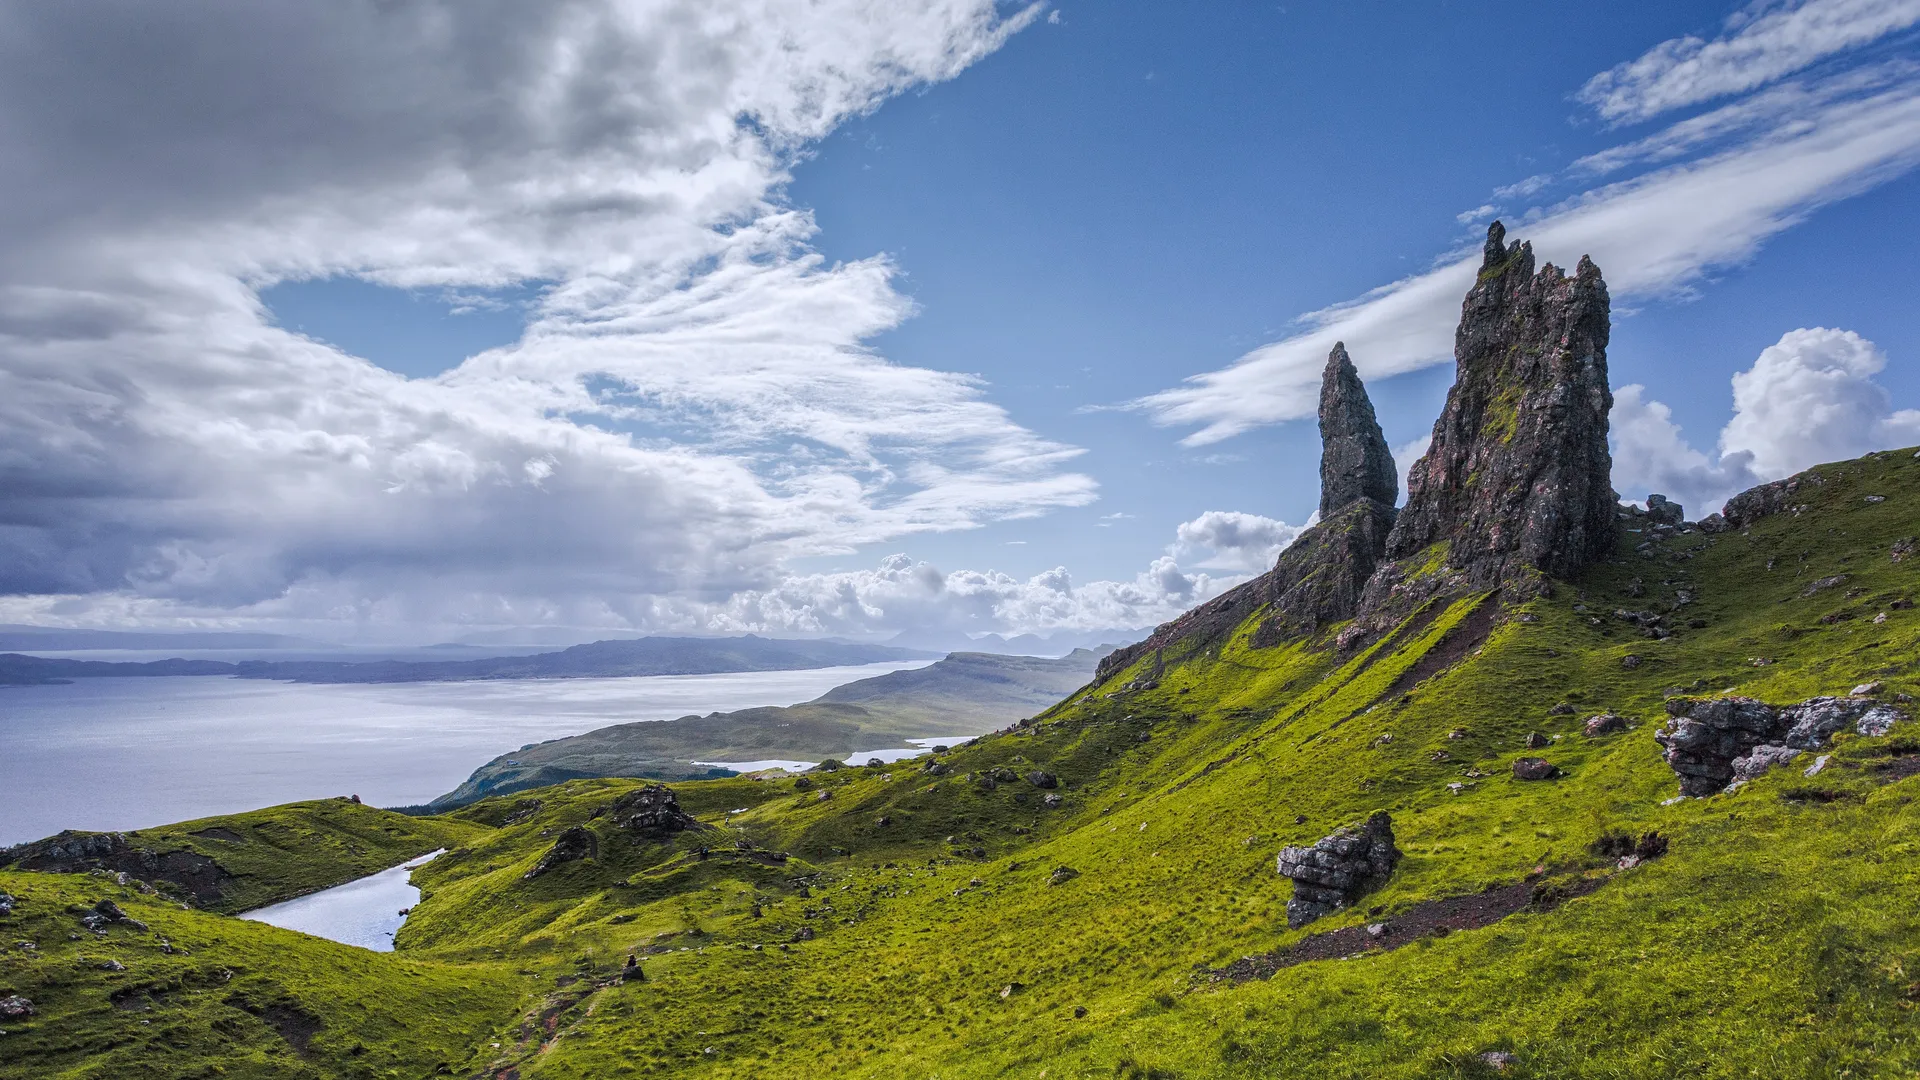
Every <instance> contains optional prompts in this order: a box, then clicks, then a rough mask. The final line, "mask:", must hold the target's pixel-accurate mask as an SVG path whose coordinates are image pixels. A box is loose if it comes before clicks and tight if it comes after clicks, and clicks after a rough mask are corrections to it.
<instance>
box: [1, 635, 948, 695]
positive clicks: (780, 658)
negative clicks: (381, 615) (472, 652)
mask: <svg viewBox="0 0 1920 1080" xmlns="http://www.w3.org/2000/svg"><path fill="white" fill-rule="evenodd" d="M175 647H180V646H178V645H177V643H176V645H175ZM41 648H45V649H52V648H54V647H53V646H41ZM938 655H939V654H938V653H932V652H926V651H922V650H917V649H902V648H897V647H894V646H890V645H857V644H848V643H845V642H835V641H776V640H773V639H770V638H763V637H758V636H756V635H753V634H748V635H746V636H744V637H736V638H667V637H654V638H638V639H635V640H631V641H596V642H593V643H592V644H590V645H575V646H574V647H572V648H570V649H562V650H560V651H558V652H549V653H536V654H534V655H532V656H495V657H485V658H481V659H474V660H427V661H406V660H381V661H373V662H365V663H354V662H351V661H337V660H243V661H241V662H239V663H227V662H225V661H220V660H183V659H171V660H158V661H153V662H150V663H109V662H104V661H99V660H72V659H65V658H53V657H40V656H22V655H20V654H18V653H7V654H4V655H0V685H11V686H21V685H34V684H41V683H54V682H65V681H69V680H72V679H89V678H115V677H120V678H124V677H129V676H155V675H232V676H234V677H235V678H241V679H278V680H284V681H288V682H305V683H395V682H465V681H471V680H476V679H604V678H618V677H622V676H630V675H712V674H721V673H724V672H734V671H793V670H799V669H803V668H822V667H835V666H838V665H842V664H878V663H884V662H886V661H890V660H928V659H932V658H933V657H935V656H938Z"/></svg>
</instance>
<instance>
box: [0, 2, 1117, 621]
mask: <svg viewBox="0 0 1920 1080" xmlns="http://www.w3.org/2000/svg"><path fill="white" fill-rule="evenodd" d="M1040 10H1041V9H1040V8H1039V7H1038V6H1033V7H1028V8H1024V9H1019V10H1015V11H1013V12H1012V13H1011V14H1002V12H1001V9H1000V8H999V7H998V6H997V5H996V4H995V3H994V2H993V0H919V2H915V3H900V4H887V5H880V6H878V7H875V6H873V5H870V4H865V3H861V2H857V0H827V2H823V3H819V4H813V5H809V6H806V7H804V8H795V7H793V6H792V5H787V4H779V3H772V2H762V0H729V2H726V3H713V2H702V3H692V2H667V3H658V4H644V5H643V4H637V3H630V2H624V0H565V2H561V3H555V4H546V5H533V6H529V5H520V4H508V3H494V2H480V3H461V4H454V3H441V2H426V3H419V4H406V5H394V4H381V3H370V2H365V3H363V2H357V0H354V2H349V3H345V4H339V5H330V6H328V7H326V8H325V9H324V10H321V9H318V8H314V9H306V8H300V7H289V6H284V5H256V6H252V7H245V8H220V9H219V10H218V11H216V10H214V9H213V8H212V7H209V6H207V5H205V4H201V3H178V4H167V5H161V6H159V7H155V6H153V5H148V4H132V3H122V2H115V0H90V2H84V3H76V4H69V5H30V4H17V5H10V6H8V7H7V8H6V9H5V10H4V12H3V13H0V150H4V152H0V196H3V197H0V232H3V233H4V235H6V236H7V238H8V241H7V244H6V245H4V246H0V492H4V493H5V494H4V495H3V496H0V594H4V595H6V596H9V597H11V599H9V600H8V601H6V602H5V604H4V605H0V606H4V607H5V608H6V610H8V611H10V612H15V613H17V614H24V615H26V616H28V617H32V616H34V615H36V614H37V615H40V616H51V617H58V618H64V619H74V618H84V617H88V616H87V613H92V615H93V616H95V617H98V618H99V619H102V620H140V621H149V622H153V621H165V620H168V619H171V620H175V621H185V622H198V623H205V622H206V621H209V620H226V619H232V618H235V617H243V618H247V619H254V620H262V621H269V622H275V623H279V624H281V625H289V626H292V625H298V624H299V623H301V622H302V621H312V622H328V621H337V620H344V621H347V622H350V623H361V624H397V623H418V624H431V625H436V626H449V625H461V624H470V623H499V622H509V623H560V624H566V625H577V626H598V625H610V626H631V627H638V628H655V627H677V628H694V627H693V626H692V625H691V624H690V623H689V620H693V619H696V618H697V617H699V616H700V614H701V613H703V612H707V611H714V610H720V609H721V608H722V607H724V601H725V598H726V597H728V596H730V595H733V594H735V593H765V592H766V591H767V590H769V589H770V588H773V587H775V586H777V585H778V583H779V581H780V579H781V577H782V576H783V574H784V573H785V571H784V569H783V565H784V562H785V560H787V559H789V558H792V557H795V556H801V555H813V554H823V553H830V552H847V551H850V550H853V549H855V548H856V547H858V546H859V545H862V544H869V543H878V542H885V541H887V540H890V539H893V538H898V537H902V536H908V535H912V534H915V533H920V532H927V531H932V530H951V529H966V528H972V527H975V526H977V525H979V524H982V523H984V522H987V521H992V520H1000V519H1007V518H1019V517H1024V516H1030V515H1034V514H1039V513H1044V512H1046V511H1047V510H1049V509H1052V508H1056V507H1063V506H1076V505H1083V504H1085V503H1087V502H1089V501H1091V500H1092V498H1093V496H1094V485H1093V482H1092V481H1091V480H1090V479H1089V478H1087V477H1085V476H1084V475H1080V474H1077V473H1074V472H1072V471H1070V469H1069V467H1068V463H1069V462H1070V460H1071V459H1072V458H1073V457H1074V456H1075V455H1076V454H1077V453H1078V451H1077V449H1076V448H1073V447H1070V446H1065V445H1062V444H1059V443H1055V442H1052V441H1049V440H1046V439H1043V438H1040V437H1038V436H1036V435H1035V434H1034V433H1032V432H1030V431H1027V430H1026V429H1024V428H1021V427H1020V426H1019V425H1017V424H1015V423H1013V422H1012V420H1011V419H1010V418H1009V417H1008V416H1007V415H1006V413H1005V412H1004V410H1002V409H1001V408H999V407H998V406H996V405H994V404H993V403H992V402H990V401H989V400H988V399H987V398H986V397H985V395H984V388H983V387H982V386H981V385H980V384H979V383H978V381H977V380H975V379H972V378H970V377H967V376H963V375H956V374H951V373H946V372H937V371H929V370H925V369H917V368H910V367H904V366H901V365H897V364H893V363H890V362H888V361H887V360H886V359H885V358H884V357H882V356H880V355H878V354H876V353H875V352H874V351H873V350H872V349H870V348H869V347H868V346H867V345H866V342H867V341H868V340H869V339H870V338H872V337H873V336H874V335H876V334H878V333H880V332H882V331H885V330H887V329H889V328H891V327H893V326H896V325H898V324H899V323H900V322H901V321H902V320H903V319H906V318H908V317H909V316H910V315H911V314H912V304H911V302H910V301H909V300H908V299H907V298H905V297H904V296H902V295H901V294H900V293H899V292H898V291H896V289H895V288H894V287H893V280H892V279H893V275H894V273H895V268H894V267H893V265H892V264H891V263H890V262H889V261H888V260H887V259H886V258H884V257H878V256H876V257H874V258H870V259H865V260H858V261H854V262H850V263H839V264H829V263H827V262H826V261H825V260H823V259H822V258H821V257H820V256H819V255H818V253H817V252H815V251H814V250H813V248H812V246H811V242H812V238H813V234H814V224H813V221H812V219H811V217H810V215H808V214H807V213H806V212H805V211H804V210H802V209H798V208H795V207H792V206H789V205H786V204H785V203H783V202H782V201H781V199H780V197H779V194H778V192H779V190H780V187H781V185H782V184H783V183H784V182H785V180H786V176H787V169H788V167H789V165H790V164H791V162H792V161H793V160H795V156H796V155H797V154H799V153H802V152H804V150H805V149H806V148H807V147H808V146H810V145H811V144H812V143H813V142H815V141H817V140H818V139H819V138H821V137H822V136H824V135H825V134H826V133H828V132H829V131H831V130H832V129H833V128H834V126H835V125H836V124H838V123H840V122H841V121H842V120H843V119H845V118H846V117H848V116H851V115H855V114H858V113H861V112H864V111H867V110H870V109H872V108H875V107H877V106H878V105H879V104H880V103H881V102H882V101H883V100H884V99H886V98H887V97H889V96H891V95H893V94H897V93H899V92H901V91H903V90H906V89H908V88H911V87H914V86H918V85H923V84H926V83H928V82H932V81H937V80H942V79H947V78H951V77H953V76H954V75H956V74H957V73H958V72H960V71H961V70H963V69H964V68H965V67H967V66H968V65H969V64H971V63H972V62H974V61H975V60H977V59H979V58H980V57H981V56H984V55H986V54H988V53H989V52H991V51H993V50H994V49H996V48H997V47H998V46H999V45H1000V44H1001V43H1002V42H1003V41H1004V40H1005V39H1006V37H1007V36H1008V35H1009V34H1012V33H1015V32H1017V31H1018V30H1020V29H1021V28H1022V27H1023V26H1025V25H1027V24H1028V23H1030V22H1032V21H1033V20H1034V19H1036V18H1037V17H1038V16H1039V14H1040ZM332 275H352V276H358V277H361V278H364V279H367V280H370V281H374V282H378V283H381V284H386V285H392V286H396V287H410V288H423V287H433V288H440V289H451V290H468V291H472V290H479V289H489V288H495V287H499V286H505V285H532V286H535V287H537V288H538V289H539V300H538V303H537V304H536V307H535V310H534V312H533V317H532V321H531V323H530V325H529V326H528V328H527V330H526V333H525V335H524V337H523V338H522V339H521V340H520V341H518V342H516V343H514V344H512V345H509V346H506V347H503V348H499V349H494V350H490V351H488V352H485V353H483V354H481V355H479V356H476V357H473V358H470V359H469V360H468V361H467V362H466V363H465V364H463V365H461V366H460V367H459V368H457V369H455V370H453V371H450V372H448V373H446V374H444V375H442V376H440V377H438V378H435V379H430V380H422V379H414V380H409V379H405V378H402V377H400V376H398V375H394V374H391V373H389V372H387V371H384V370H381V369H379V368H377V367H375V366H374V365H372V364H370V363H368V362H367V361H365V360H363V359H361V358H358V357H353V356H349V355H346V354H343V353H342V352H340V351H339V350H337V349H335V348H333V347H331V346H328V345H326V344H324V343H321V342H316V341H313V340H310V339H307V338H304V337H301V336H299V335H297V334H294V333H290V332H288V331H286V330H284V329H282V328H280V327H278V326H276V325H274V323H273V321H272V318H271V315H270V313H269V312H268V311H266V310H265V308H264V307H263V306H262V304H261V301H260V299H259V290H260V289H262V288H263V287H265V286H268V285H271V284H273V283H275V282H280V281H285V280H290V279H301V278H315V277H327V276H332ZM687 598H691V599H687Z"/></svg>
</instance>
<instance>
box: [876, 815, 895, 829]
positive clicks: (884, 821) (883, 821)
mask: <svg viewBox="0 0 1920 1080" xmlns="http://www.w3.org/2000/svg"><path fill="white" fill-rule="evenodd" d="M873 823H874V824H875V825H878V826H879V827H880V828H882V829H884V828H886V827H887V826H889V825H891V824H893V818H891V817H889V816H888V815H886V814H881V815H880V816H879V817H877V818H874V819H873Z"/></svg>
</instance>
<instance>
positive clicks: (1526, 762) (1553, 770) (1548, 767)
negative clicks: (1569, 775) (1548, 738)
mask: <svg viewBox="0 0 1920 1080" xmlns="http://www.w3.org/2000/svg"><path fill="white" fill-rule="evenodd" d="M1559 775H1560V768H1559V766H1557V765H1555V764H1554V763H1553V762H1551V761H1548V760H1547V759H1546V758H1537V757H1523V758H1515V759H1514V761H1513V778H1514V779H1515V780H1551V779H1553V778H1554V777H1556V776H1559Z"/></svg>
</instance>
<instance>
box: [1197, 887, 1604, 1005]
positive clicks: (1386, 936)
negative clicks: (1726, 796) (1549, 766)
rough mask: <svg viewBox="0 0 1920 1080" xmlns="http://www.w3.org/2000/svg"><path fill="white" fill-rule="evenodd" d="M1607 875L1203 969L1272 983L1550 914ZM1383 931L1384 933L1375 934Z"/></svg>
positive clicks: (1476, 896) (1467, 902)
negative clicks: (1313, 966)
mask: <svg viewBox="0 0 1920 1080" xmlns="http://www.w3.org/2000/svg"><path fill="white" fill-rule="evenodd" d="M1606 881H1607V877H1606V876H1605V875H1602V876H1596V877H1574V878H1561V879H1557V880H1553V881H1538V882H1524V881H1523V882H1520V883H1519V884H1516V885H1496V886H1494V887H1493V888H1490V889H1487V890H1486V891H1484V892H1479V893H1473V894H1471V895H1468V896H1448V897H1442V898H1441V899H1438V900H1427V901H1424V902H1422V903H1418V904H1415V905H1414V906H1412V907H1410V908H1408V909H1407V910H1405V911H1403V912H1400V913H1399V914H1397V915H1393V916H1390V917H1386V918H1382V919H1380V920H1379V921H1377V922H1374V923H1370V924H1367V925H1364V926H1349V927H1345V928H1344V929H1340V930H1332V931H1329V932H1327V933H1324V934H1314V935H1312V936H1310V937H1306V938H1303V939H1301V940H1300V941H1296V942H1294V943H1293V944H1292V945H1289V946H1287V947H1285V948H1282V949H1275V950H1274V951H1272V952H1269V953H1261V954H1259V955H1257V956H1245V957H1241V958H1240V959H1238V960H1235V961H1234V962H1233V963H1231V964H1228V965H1227V966H1226V967H1222V968H1206V967H1203V968H1202V969H1201V974H1202V975H1203V976H1206V977H1208V978H1211V979H1214V980H1216V981H1218V980H1221V979H1227V980H1231V981H1233V982H1246V981H1248V980H1250V979H1267V978H1271V977H1272V976H1273V974H1274V973H1275V972H1277V971H1279V970H1280V969H1282V968H1289V967H1292V966H1294V965H1295V964H1304V963H1307V962H1309V961H1312V960H1337V959H1340V958H1341V957H1346V956H1354V955H1357V954H1361V953H1368V952H1385V951H1388V950H1391V949H1397V948H1400V947H1401V946H1403V945H1411V944H1413V943H1414V942H1416V941H1418V940H1420V939H1421V938H1424V937H1439V936H1443V935H1446V934H1450V933H1453V932H1454V931H1456V930H1477V929H1479V928H1480V927H1483V926H1491V925H1492V924H1494V923H1497V922H1499V921H1500V920H1501V919H1504V918H1506V917H1507V916H1509V915H1515V914H1518V913H1520V912H1522V911H1550V910H1552V909H1553V908H1555V907H1557V906H1559V905H1560V904H1562V903H1564V902H1565V901H1568V900H1571V899H1573V898H1574V897H1576V896H1585V895H1587V894H1588V893H1590V892H1593V891H1594V890H1595V889H1598V888H1599V887H1600V886H1601V885H1604V884H1606ZM1372 928H1378V930H1379V932H1378V933H1374V932H1372Z"/></svg>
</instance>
